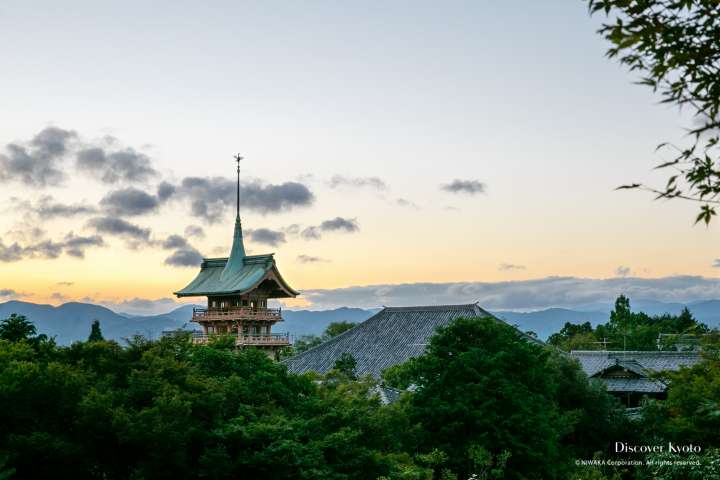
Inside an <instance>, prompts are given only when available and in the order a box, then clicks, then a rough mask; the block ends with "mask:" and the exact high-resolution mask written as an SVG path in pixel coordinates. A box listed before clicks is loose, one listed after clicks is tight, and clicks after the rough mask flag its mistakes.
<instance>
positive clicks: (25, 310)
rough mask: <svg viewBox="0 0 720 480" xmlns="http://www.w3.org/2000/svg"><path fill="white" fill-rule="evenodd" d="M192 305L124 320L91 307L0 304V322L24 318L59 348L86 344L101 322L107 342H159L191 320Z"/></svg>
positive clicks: (90, 305)
mask: <svg viewBox="0 0 720 480" xmlns="http://www.w3.org/2000/svg"><path fill="white" fill-rule="evenodd" d="M191 310H192V305H187V306H183V307H180V308H178V309H176V310H173V311H172V312H168V313H166V314H163V315H153V316H142V317H130V318H128V317H125V316H123V315H119V314H117V313H115V312H113V311H112V310H110V309H108V308H105V307H101V306H99V305H93V304H90V303H77V302H72V303H65V304H63V305H60V306H58V307H54V306H52V305H38V304H35V303H30V302H20V301H10V302H5V303H0V318H7V317H8V316H10V314H11V313H17V314H20V315H25V316H26V317H27V318H28V319H30V320H31V321H32V322H33V323H34V324H35V326H36V327H37V330H38V332H39V333H44V334H46V335H48V336H50V337H52V336H54V337H56V340H57V342H58V343H60V344H68V343H71V342H73V341H75V340H85V339H86V338H87V336H88V334H89V333H90V325H91V324H92V322H93V320H99V321H100V327H101V328H102V332H103V335H104V336H105V338H112V339H115V340H122V339H123V338H126V337H130V336H132V335H135V334H141V335H144V336H146V337H149V338H157V337H158V336H159V335H160V332H162V330H163V329H172V328H180V327H181V326H182V325H183V323H184V322H185V321H187V320H189V319H190V317H191V314H190V313H188V311H191Z"/></svg>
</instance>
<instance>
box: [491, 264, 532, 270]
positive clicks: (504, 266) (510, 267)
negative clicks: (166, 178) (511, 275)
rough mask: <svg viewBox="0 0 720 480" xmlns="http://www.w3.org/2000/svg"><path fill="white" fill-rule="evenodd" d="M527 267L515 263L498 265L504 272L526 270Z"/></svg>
mask: <svg viewBox="0 0 720 480" xmlns="http://www.w3.org/2000/svg"><path fill="white" fill-rule="evenodd" d="M525 269H526V267H525V265H515V264H512V263H501V264H500V265H499V266H498V270H500V271H502V272H507V271H510V270H525Z"/></svg>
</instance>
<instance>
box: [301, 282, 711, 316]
mask: <svg viewBox="0 0 720 480" xmlns="http://www.w3.org/2000/svg"><path fill="white" fill-rule="evenodd" d="M621 293H624V294H625V295H627V296H629V297H630V299H631V300H632V301H640V300H659V301H664V302H678V303H688V302H693V301H700V300H707V299H714V298H720V279H711V278H704V277H697V276H674V277H664V278H647V279H643V278H618V277H615V278H609V279H588V278H577V277H546V278H541V279H536V280H522V281H508V282H457V283H410V284H400V285H370V286H358V287H348V288H339V289H328V290H304V291H303V296H304V297H305V298H306V299H307V300H309V301H310V302H311V304H312V307H313V308H318V309H320V308H323V309H324V308H336V307H341V306H347V307H360V308H370V307H379V306H382V305H391V306H403V305H441V304H461V303H472V302H479V304H480V306H482V307H484V308H487V309H493V310H495V309H496V310H504V309H507V310H536V309H543V308H550V307H564V308H581V309H584V308H592V309H598V308H600V307H599V306H598V305H600V306H602V308H605V307H607V309H609V308H610V307H611V305H612V302H613V301H614V300H615V298H617V296H618V295H619V294H621Z"/></svg>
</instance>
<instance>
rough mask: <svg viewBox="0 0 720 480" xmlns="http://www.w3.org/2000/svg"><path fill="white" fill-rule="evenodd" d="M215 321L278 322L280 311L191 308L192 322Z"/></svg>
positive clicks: (243, 308) (276, 309)
mask: <svg viewBox="0 0 720 480" xmlns="http://www.w3.org/2000/svg"><path fill="white" fill-rule="evenodd" d="M217 320H258V321H272V322H279V321H282V309H280V308H252V307H228V308H199V307H195V308H193V316H192V321H193V322H213V321H217Z"/></svg>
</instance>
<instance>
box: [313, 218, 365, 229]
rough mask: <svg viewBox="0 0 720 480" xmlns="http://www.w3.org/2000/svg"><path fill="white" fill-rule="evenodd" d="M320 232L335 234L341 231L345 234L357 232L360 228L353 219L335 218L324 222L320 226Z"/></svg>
mask: <svg viewBox="0 0 720 480" xmlns="http://www.w3.org/2000/svg"><path fill="white" fill-rule="evenodd" d="M320 230H322V231H323V232H335V231H338V230H342V231H345V232H357V231H358V230H360V227H359V226H358V224H357V220H355V219H354V218H342V217H335V218H333V219H332V220H325V221H324V222H322V223H321V224H320Z"/></svg>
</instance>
